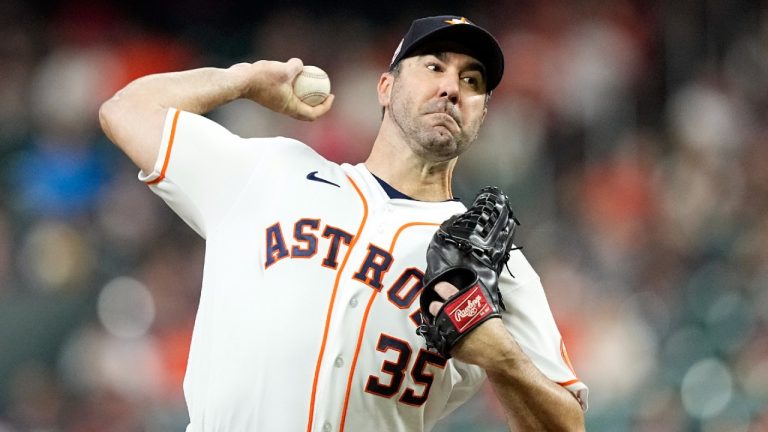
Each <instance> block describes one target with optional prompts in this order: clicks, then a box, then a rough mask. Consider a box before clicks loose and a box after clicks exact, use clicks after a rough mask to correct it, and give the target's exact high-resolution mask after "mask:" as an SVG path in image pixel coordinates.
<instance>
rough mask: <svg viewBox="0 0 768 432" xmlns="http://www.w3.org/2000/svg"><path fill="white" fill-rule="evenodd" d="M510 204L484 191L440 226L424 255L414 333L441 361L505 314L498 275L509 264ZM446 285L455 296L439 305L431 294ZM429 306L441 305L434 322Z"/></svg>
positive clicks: (500, 194)
mask: <svg viewBox="0 0 768 432" xmlns="http://www.w3.org/2000/svg"><path fill="white" fill-rule="evenodd" d="M519 224H520V222H518V221H517V219H516V218H515V216H514V215H513V213H512V208H511V207H510V206H509V198H507V195H505V194H504V192H502V191H501V189H499V188H497V187H491V186H489V187H485V188H483V189H481V190H480V192H479V193H478V194H477V197H475V201H474V202H473V203H472V206H470V207H469V209H467V211H466V212H465V213H461V214H457V215H453V216H451V217H450V218H448V220H446V221H445V222H443V223H442V224H441V225H440V228H439V229H438V230H437V232H436V233H435V235H434V236H433V237H432V242H431V243H430V244H429V248H428V249H427V270H426V272H425V274H424V289H423V290H422V292H421V298H420V299H419V300H420V303H421V321H422V323H421V325H420V326H419V328H418V330H417V333H418V334H420V335H421V336H423V337H424V339H426V341H427V347H428V348H430V349H434V350H437V352H439V353H440V354H441V355H442V356H443V357H445V358H450V357H451V349H452V348H453V347H454V346H455V345H456V343H457V342H458V341H459V340H460V339H461V338H462V337H464V336H465V335H466V334H468V333H470V332H471V331H472V330H474V329H475V328H476V327H477V326H478V325H480V324H481V323H483V322H485V321H486V320H488V319H490V318H494V317H499V316H501V314H500V312H501V310H505V307H504V302H503V301H502V298H501V292H500V291H499V284H498V282H499V274H500V273H501V270H502V268H503V267H504V265H505V264H506V262H507V260H508V259H509V253H510V250H511V249H512V238H513V236H514V233H515V227H516V226H517V225H519ZM442 281H446V282H450V283H451V284H453V285H454V286H455V287H456V288H458V289H459V292H458V293H456V294H455V295H453V296H451V297H450V298H448V299H447V300H443V298H442V297H440V295H439V294H438V293H437V292H435V285H436V284H437V283H438V282H442ZM433 301H439V302H443V301H445V303H444V304H443V306H442V307H441V308H440V311H439V312H438V313H437V316H435V315H432V314H431V313H430V311H429V305H430V304H431V303H432V302H433Z"/></svg>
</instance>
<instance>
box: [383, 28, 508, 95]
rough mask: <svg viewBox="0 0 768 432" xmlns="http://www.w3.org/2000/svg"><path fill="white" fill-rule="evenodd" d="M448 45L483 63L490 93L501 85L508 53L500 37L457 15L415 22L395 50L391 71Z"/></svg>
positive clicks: (487, 88) (390, 65) (390, 66)
mask: <svg viewBox="0 0 768 432" xmlns="http://www.w3.org/2000/svg"><path fill="white" fill-rule="evenodd" d="M446 43H450V44H451V45H452V46H456V47H460V48H462V51H463V53H464V54H468V55H471V56H472V57H474V58H476V59H477V60H478V61H479V62H480V63H482V64H483V66H484V67H485V80H486V90H487V91H488V93H490V92H491V90H493V89H495V88H496V86H498V85H499V83H500V82H501V77H502V75H504V54H503V53H502V52H501V47H500V46H499V43H498V42H497V41H496V38H494V37H493V36H492V35H491V34H490V33H488V31H487V30H485V29H484V28H482V27H480V26H478V25H476V24H475V23H473V22H471V21H470V20H468V19H466V18H464V17H460V16H455V15H441V16H433V17H426V18H419V19H417V20H415V21H413V22H412V23H411V28H409V29H408V32H407V33H406V34H405V37H404V38H403V40H401V41H400V45H398V47H397V49H396V50H395V54H394V55H393V56H392V62H391V63H390V64H389V69H390V70H392V69H393V68H394V67H395V66H396V65H397V64H398V63H400V61H401V60H402V59H404V58H407V57H411V56H413V55H417V54H420V53H424V52H426V51H425V50H429V49H430V48H432V47H436V48H438V49H439V47H442V46H445V45H444V44H446Z"/></svg>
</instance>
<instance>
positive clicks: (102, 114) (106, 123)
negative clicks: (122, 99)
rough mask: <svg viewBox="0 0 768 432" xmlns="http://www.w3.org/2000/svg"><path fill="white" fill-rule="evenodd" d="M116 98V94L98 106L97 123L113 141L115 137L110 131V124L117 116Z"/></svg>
mask: <svg viewBox="0 0 768 432" xmlns="http://www.w3.org/2000/svg"><path fill="white" fill-rule="evenodd" d="M116 98H117V95H115V96H113V97H111V98H110V99H108V100H107V101H106V102H104V103H103V104H101V107H99V125H100V126H101V130H102V131H104V134H105V135H106V136H107V138H109V139H110V140H111V141H112V142H115V137H114V135H113V133H112V125H113V124H114V122H115V119H116V118H117V117H119V114H118V111H119V109H118V107H117V105H118V102H117V100H116Z"/></svg>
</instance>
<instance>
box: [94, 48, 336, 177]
mask: <svg viewBox="0 0 768 432" xmlns="http://www.w3.org/2000/svg"><path fill="white" fill-rule="evenodd" d="M302 67H303V63H302V61H301V60H299V59H295V58H294V59H291V60H288V61H287V62H276V61H265V60H261V61H257V62H255V63H238V64H235V65H233V66H231V67H229V68H227V69H219V68H200V69H193V70H188V71H183V72H170V73H161V74H155V75H149V76H145V77H142V78H139V79H137V80H135V81H133V82H131V83H130V84H128V85H127V86H126V87H125V88H123V89H122V90H120V91H118V92H117V93H116V94H115V95H114V96H112V98H110V99H109V100H107V101H106V102H104V104H102V106H101V109H100V110H99V121H100V123H101V127H102V129H103V130H104V133H105V134H106V135H107V137H109V139H110V140H112V142H114V143H115V144H116V145H117V146H118V147H119V148H120V149H121V150H122V151H123V152H125V154H126V155H128V157H129V158H130V159H131V160H132V161H133V162H134V163H135V164H136V165H137V166H138V167H139V168H140V169H141V170H142V171H144V172H151V171H152V168H153V166H154V164H155V159H156V158H157V154H158V150H159V146H160V141H161V138H162V133H163V122H164V121H165V116H166V112H167V110H168V108H171V107H173V108H178V109H180V110H183V111H189V112H193V113H196V114H204V113H206V112H209V111H211V110H213V109H214V108H216V107H219V106H221V105H224V104H226V103H228V102H230V101H233V100H235V99H249V100H252V101H254V102H256V103H258V104H260V105H262V106H264V107H266V108H269V109H271V110H272V111H275V112H279V113H282V114H286V115H288V116H291V117H293V118H297V119H300V120H314V119H316V118H318V117H320V116H321V115H323V114H325V113H326V112H327V111H328V110H329V109H330V108H331V105H332V103H333V95H331V96H329V97H328V98H327V99H326V100H325V102H323V103H322V104H320V105H317V106H315V107H312V106H309V105H307V104H305V103H303V102H301V100H299V98H297V97H296V95H294V93H293V86H292V83H293V80H294V78H295V77H296V76H297V75H298V74H299V73H300V72H301V69H302Z"/></svg>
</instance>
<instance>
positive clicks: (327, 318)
mask: <svg viewBox="0 0 768 432" xmlns="http://www.w3.org/2000/svg"><path fill="white" fill-rule="evenodd" d="M347 179H348V180H349V182H350V183H352V187H354V188H355V191H356V192H357V194H358V195H359V196H360V200H362V202H363V219H362V221H360V226H359V227H358V229H357V234H355V237H354V238H353V239H352V241H351V242H350V243H349V247H348V248H347V253H346V254H345V255H344V259H343V260H342V262H341V265H340V266H339V269H338V271H337V272H336V280H335V281H334V283H333V291H332V292H331V300H330V302H329V303H328V312H327V313H326V315H325V328H324V329H323V341H322V343H321V344H320V352H319V353H318V355H317V364H316V365H315V376H314V379H313V380H312V395H311V396H310V399H309V418H308V419H307V432H311V431H312V421H313V420H314V416H315V397H316V395H317V380H318V377H319V376H320V366H321V365H322V363H323V355H324V354H325V343H326V342H327V341H328V328H329V327H330V326H331V315H332V313H333V305H334V302H335V300H336V291H337V290H338V288H339V281H340V280H341V274H342V273H343V272H344V268H345V267H346V265H347V260H348V259H349V256H350V255H351V254H352V249H353V248H354V247H355V245H356V244H357V239H358V238H360V234H361V233H362V232H363V227H364V226H365V222H366V220H367V219H368V201H366V200H365V197H364V196H363V193H362V192H360V188H358V187H357V184H356V183H355V181H354V180H352V178H351V177H350V176H347Z"/></svg>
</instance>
